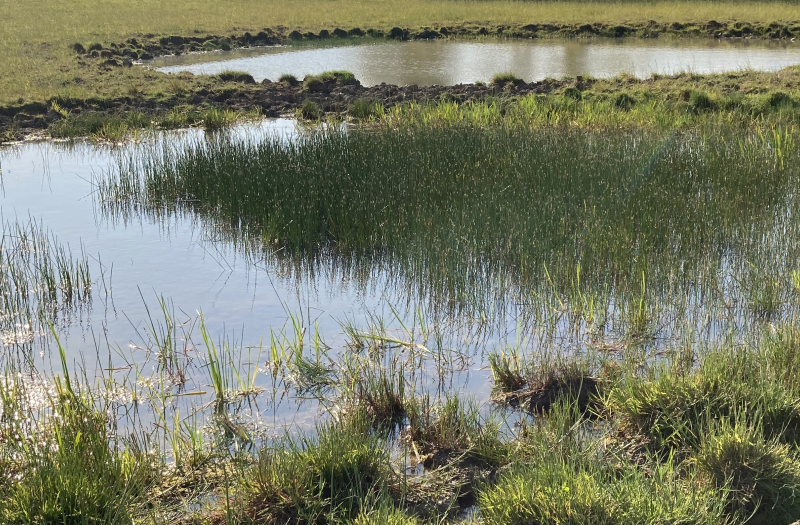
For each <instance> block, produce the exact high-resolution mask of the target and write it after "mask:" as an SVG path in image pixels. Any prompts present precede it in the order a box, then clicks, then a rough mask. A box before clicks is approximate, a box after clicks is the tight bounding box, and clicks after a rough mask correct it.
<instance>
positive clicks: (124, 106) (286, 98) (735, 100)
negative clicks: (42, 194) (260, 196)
mask: <svg viewBox="0 0 800 525" xmlns="http://www.w3.org/2000/svg"><path fill="white" fill-rule="evenodd" d="M335 75H340V76H338V77H337V76H335ZM174 77H175V78H176V79H181V80H185V81H186V85H187V86H190V89H187V90H185V91H181V92H179V93H175V94H164V93H161V94H159V95H158V96H151V95H144V94H139V95H135V96H133V95H132V96H123V97H117V98H88V99H64V98H55V99H51V100H49V101H47V102H42V103H29V104H22V105H18V106H13V107H0V141H12V140H20V139H22V138H24V137H26V136H29V135H32V134H33V135H42V134H43V132H48V131H49V132H50V135H52V136H54V137H67V136H81V135H86V134H89V135H91V134H93V133H94V131H91V128H90V127H87V126H86V125H82V124H81V122H82V121H84V122H86V121H91V122H92V123H93V125H94V126H95V127H97V128H99V127H102V126H103V125H104V124H105V123H106V122H107V121H109V120H113V119H125V118H128V119H130V117H131V116H132V115H135V116H137V118H136V119H135V122H136V123H135V124H133V127H148V126H149V125H151V124H150V123H151V122H152V125H153V126H155V127H160V128H164V127H184V126H189V125H194V124H197V123H199V122H201V121H202V120H203V117H202V116H201V115H199V114H198V112H202V111H204V110H210V109H218V110H229V111H231V112H237V113H241V114H244V113H247V114H248V115H263V116H265V117H280V116H291V117H294V116H299V117H301V118H313V119H316V118H323V117H326V116H327V117H328V118H330V117H333V118H348V117H349V118H358V112H357V111H353V109H354V105H356V106H357V105H358V104H359V103H361V104H362V105H363V102H368V103H371V104H379V105H381V106H382V107H383V108H384V109H390V108H392V107H393V106H397V105H400V104H407V103H411V102H416V103H419V104H423V105H424V104H429V103H437V102H440V101H452V102H458V103H469V102H479V101H483V100H487V99H493V100H497V101H498V102H501V103H502V102H503V101H511V100H513V99H516V98H519V97H523V96H526V95H552V96H556V97H565V98H569V99H572V100H579V99H585V100H591V99H598V98H599V99H603V98H609V97H611V98H613V99H614V104H615V105H616V106H618V107H624V108H628V107H630V106H632V105H635V104H636V102H637V100H643V101H653V100H661V101H673V102H675V103H677V104H683V105H685V104H687V103H690V104H691V100H690V99H692V97H694V98H698V97H700V98H702V99H703V101H704V104H703V112H711V111H714V110H715V109H719V110H725V111H733V110H735V109H736V107H738V106H742V108H744V104H745V103H746V102H747V99H746V97H756V98H759V97H760V98H759V100H760V99H762V98H763V99H764V100H763V101H762V102H763V103H764V105H765V107H764V108H761V109H758V108H755V109H758V111H761V112H762V113H763V111H773V110H774V111H779V110H780V111H783V110H787V111H788V110H789V109H793V108H795V107H796V106H798V105H800V100H798V96H797V93H798V91H800V67H790V68H787V69H784V70H781V71H778V72H773V73H770V72H754V71H745V72H738V73H725V74H713V75H693V74H689V73H683V74H679V75H675V76H671V77H666V76H659V75H653V76H652V77H650V78H648V79H637V78H635V77H632V76H629V75H620V76H618V77H614V78H609V79H596V78H591V77H581V76H578V77H576V78H564V79H561V80H555V79H546V80H542V81H537V82H524V81H523V80H520V79H517V78H514V77H507V78H502V77H499V81H495V82H493V83H489V84H484V83H480V82H478V83H474V84H460V85H455V86H437V85H433V86H416V85H410V86H397V85H391V84H380V85H374V86H370V87H366V86H363V85H361V83H360V82H359V81H358V80H357V79H355V78H353V76H352V74H350V73H346V72H334V73H329V74H323V75H317V76H313V77H311V76H310V77H306V79H305V80H304V81H300V80H298V79H295V78H294V77H288V78H285V79H283V80H279V81H270V80H264V81H263V82H260V83H257V82H256V81H255V80H254V79H253V77H252V76H250V75H249V74H247V73H233V72H231V73H223V74H220V75H215V76H197V77H195V76H194V75H192V74H191V73H185V72H184V73H180V74H178V75H174ZM201 79H202V81H201ZM709 96H710V97H712V98H713V97H717V98H720V99H721V100H720V101H719V103H717V102H714V101H713V100H712V99H711V98H709ZM698 100H699V99H698ZM737 105H738V106H737ZM734 106H736V107H734ZM742 108H740V109H742ZM742 110H743V111H744V112H743V113H742V118H745V117H747V118H750V117H748V115H750V113H747V111H750V112H751V113H752V110H754V108H750V109H746V108H745V109H742ZM176 113H177V114H178V115H182V116H186V115H190V114H193V115H194V116H193V117H190V118H188V119H187V118H184V119H183V120H181V119H176V118H175V114H176ZM168 114H171V115H172V117H171V118H169V119H166V120H169V121H170V122H172V124H165V119H164V118H163V117H164V116H165V115H168ZM753 115H755V113H753ZM751 116H752V115H751ZM142 122H144V123H145V124H144V125H142V124H141V123H142ZM65 124H77V126H75V129H76V130H77V132H75V131H73V132H69V131H68V132H66V133H64V132H63V131H58V132H56V130H63V129H65V128H68V127H69V126H65ZM129 124H130V123H129ZM80 130H88V131H80ZM45 134H47V133H45Z"/></svg>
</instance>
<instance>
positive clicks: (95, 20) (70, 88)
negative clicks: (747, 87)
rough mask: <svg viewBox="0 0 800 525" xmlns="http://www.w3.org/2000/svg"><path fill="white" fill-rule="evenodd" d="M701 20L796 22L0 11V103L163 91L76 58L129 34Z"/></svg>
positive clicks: (309, 1)
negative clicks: (81, 49)
mask: <svg viewBox="0 0 800 525" xmlns="http://www.w3.org/2000/svg"><path fill="white" fill-rule="evenodd" d="M650 20H653V21H655V22H656V23H661V24H671V23H673V22H678V23H696V24H706V23H707V22H709V21H711V20H716V21H721V22H728V21H742V22H750V23H755V24H761V25H765V26H767V25H769V24H770V23H772V22H777V23H780V24H781V25H787V27H788V26H790V25H791V23H792V22H793V21H796V20H800V12H798V8H797V7H796V6H795V5H794V4H787V3H762V2H731V3H724V4H720V3H711V2H663V3H662V2H659V3H561V2H553V3H533V2H531V3H525V2H505V1H500V2H456V1H438V0H437V1H435V2H424V1H421V0H404V1H403V2H399V3H398V2H393V3H391V4H390V5H387V4H386V3H385V2H378V1H366V0H348V1H346V2H343V3H342V2H337V3H333V2H329V1H327V0H322V1H320V0H304V1H303V2H300V3H293V4H291V5H288V4H286V3H281V2H273V1H269V2H266V3H265V2H263V1H257V0H247V1H240V2H236V3H233V4H230V5H228V4H226V5H221V4H219V3H216V2H212V1H205V0H204V1H202V2H200V3H197V2H191V3H188V2H173V3H170V4H169V5H164V4H163V3H161V2H155V1H145V2H143V3H142V2H137V3H136V4H131V3H126V2H122V1H118V0H113V1H105V2H101V3H98V2H88V1H82V2H77V3H75V2H71V3H69V5H67V4H64V3H63V2H57V1H55V0H52V1H51V0H48V1H45V2H44V3H41V2H40V3H37V4H36V5H33V4H29V3H24V2H10V3H5V4H4V5H3V6H0V35H2V37H0V61H2V63H3V69H2V71H1V72H0V104H2V105H8V104H16V103H18V102H19V101H20V99H22V101H23V102H25V101H28V102H32V101H36V102H40V101H45V100H48V99H50V98H52V97H56V96H59V95H62V96H72V97H79V98H90V97H98V96H102V97H115V96H120V95H124V94H126V93H127V91H128V90H129V89H130V88H131V86H137V87H138V88H139V89H142V90H143V91H144V92H145V93H147V94H153V93H156V92H158V91H163V90H164V88H165V85H166V83H167V82H168V81H167V78H166V77H165V76H163V75H158V76H155V77H153V76H152V74H150V73H147V72H145V71H142V70H140V69H138V68H127V69H113V70H110V71H109V70H101V69H98V68H96V67H91V66H87V65H85V64H81V63H79V62H78V61H77V57H76V55H75V52H74V51H73V50H72V47H71V46H72V45H73V44H75V43H81V44H82V45H84V46H86V47H88V46H89V44H91V43H101V44H104V45H106V46H108V45H109V44H111V43H119V42H123V41H125V40H126V39H128V38H132V37H133V38H139V39H142V38H147V35H151V36H152V37H156V38H157V37H160V36H170V35H181V36H195V35H204V34H219V35H223V36H225V35H231V34H233V35H234V36H236V35H242V34H244V33H245V32H248V31H249V32H251V33H252V34H256V33H257V32H259V31H262V30H263V29H264V28H273V29H276V28H278V29H283V30H284V31H285V33H286V34H287V35H288V33H289V32H290V31H292V30H294V29H298V30H300V31H303V32H305V31H317V32H318V31H320V30H321V29H325V30H328V31H333V30H334V29H335V28H342V29H344V30H349V29H351V28H354V27H360V28H362V29H369V28H374V29H381V30H384V31H388V30H390V29H391V28H392V27H395V26H399V27H402V28H423V27H433V26H443V25H449V26H467V27H474V28H475V29H477V28H479V27H482V26H486V27H489V28H492V29H494V28H496V27H497V26H500V25H524V24H546V23H561V24H583V23H589V24H591V23H594V22H599V23H605V24H610V25H613V24H623V23H637V24H641V23H647V22H648V21H650Z"/></svg>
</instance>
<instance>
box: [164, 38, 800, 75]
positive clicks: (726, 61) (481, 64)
mask: <svg viewBox="0 0 800 525" xmlns="http://www.w3.org/2000/svg"><path fill="white" fill-rule="evenodd" d="M796 64H800V45H798V44H795V43H792V42H764V41H747V40H736V41H728V40H725V41H720V40H689V41H686V40H675V41H664V40H641V39H592V40H570V41H563V40H555V41H554V40H522V41H520V40H510V41H482V42H464V41H452V40H435V41H420V42H386V43H373V44H368V45H361V46H352V45H350V46H343V47H325V48H312V49H309V48H302V49H292V48H290V47H275V48H261V49H246V50H233V51H223V52H214V53H202V54H190V55H182V56H170V57H161V58H158V59H156V60H155V61H153V63H152V66H153V67H156V68H157V69H158V70H159V71H163V72H169V73H177V72H180V71H190V72H192V73H194V74H215V73H220V72H222V71H225V70H237V71H246V72H248V73H250V74H251V75H253V77H254V78H255V79H256V80H257V81H261V80H264V79H270V80H276V79H277V78H278V77H280V76H281V75H282V74H284V73H289V74H292V75H295V76H297V77H299V78H302V77H303V76H305V75H309V74H317V73H322V72H323V71H330V70H333V69H343V70H347V71H351V72H353V73H354V74H355V76H356V78H357V79H359V80H360V81H361V83H362V84H364V85H367V86H371V85H375V84H380V83H382V82H385V83H387V84H396V85H411V84H417V85H434V84H438V85H454V84H460V83H471V82H476V81H484V82H485V81H488V80H491V78H492V76H493V75H495V74H496V73H504V72H512V73H514V74H515V75H517V76H518V77H520V78H523V79H525V80H526V81H529V82H530V81H538V80H543V79H545V78H548V77H553V78H562V77H575V76H578V75H591V76H594V77H598V78H603V77H612V76H616V75H619V74H621V73H628V74H631V75H635V76H637V77H640V78H645V77H649V76H650V75H652V74H654V73H658V74H664V75H669V74H676V73H680V72H685V71H688V72H693V73H698V74H705V73H720V72H725V71H736V70H742V69H750V68H752V69H756V70H760V71H775V70H778V69H782V68H784V67H787V66H791V65H796Z"/></svg>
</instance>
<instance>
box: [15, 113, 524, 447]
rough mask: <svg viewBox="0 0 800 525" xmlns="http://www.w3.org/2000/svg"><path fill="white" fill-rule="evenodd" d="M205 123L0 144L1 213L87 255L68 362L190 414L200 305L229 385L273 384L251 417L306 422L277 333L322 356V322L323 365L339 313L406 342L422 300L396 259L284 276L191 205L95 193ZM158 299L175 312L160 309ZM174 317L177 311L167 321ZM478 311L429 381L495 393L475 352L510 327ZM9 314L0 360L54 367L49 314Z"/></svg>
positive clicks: (311, 402)
mask: <svg viewBox="0 0 800 525" xmlns="http://www.w3.org/2000/svg"><path fill="white" fill-rule="evenodd" d="M306 131H307V130H303V129H298V128H297V127H296V125H295V122H294V121H289V120H274V121H264V122H263V123H261V124H256V125H246V126H240V127H237V128H234V129H232V130H230V131H228V132H226V133H227V134H228V136H229V137H231V138H233V140H258V139H259V138H265V137H272V138H275V137H279V138H280V140H281V141H291V140H293V137H296V136H297V135H298V134H302V133H305V132H306ZM203 136H204V133H203V132H202V131H198V130H189V131H183V132H175V133H166V134H159V135H157V136H154V137H150V138H148V139H145V141H144V142H143V143H141V144H130V145H124V146H123V145H116V146H115V145H99V144H88V143H82V142H78V143H68V142H62V143H59V142H40V143H29V144H24V145H18V146H12V147H8V148H5V149H3V150H2V151H1V152H0V167H1V168H2V181H3V193H2V197H0V209H1V210H2V217H3V220H4V221H5V222H6V223H7V224H8V225H11V224H21V225H23V226H28V225H30V224H34V225H35V228H36V229H41V231H42V232H44V234H45V235H51V236H53V238H54V240H55V241H56V243H57V244H59V245H61V246H63V247H65V248H67V249H68V250H69V251H70V252H71V254H72V255H73V256H74V258H75V259H76V260H86V261H87V263H88V267H89V273H90V275H91V282H92V284H91V294H90V296H89V297H88V298H87V300H86V301H81V302H77V301H76V306H75V307H74V308H65V309H64V310H63V311H60V312H59V315H58V317H57V318H54V319H53V320H54V322H55V325H56V328H57V332H58V336H59V340H60V342H61V344H62V345H63V347H64V350H65V354H66V358H67V361H68V362H69V365H70V367H71V368H72V369H73V371H85V372H86V375H87V377H88V378H89V379H90V382H94V381H95V380H97V379H98V378H102V377H107V376H108V371H109V369H114V373H113V374H112V375H113V376H114V377H115V380H117V381H119V382H120V383H121V384H124V385H125V387H124V388H123V390H124V391H125V392H123V393H122V394H121V399H123V400H127V401H130V399H131V396H132V392H133V391H136V390H138V389H139V388H141V387H142V386H144V387H146V388H149V387H151V386H153V385H158V384H159V383H160V382H163V381H166V383H167V388H168V389H174V390H176V392H179V393H180V394H181V396H186V397H179V398H177V401H178V403H176V404H177V405H180V406H181V408H180V409H177V408H176V410H182V411H183V413H189V412H190V411H191V410H193V409H196V408H197V407H198V406H204V405H205V404H206V403H208V401H209V400H212V399H214V389H213V385H212V381H211V379H210V378H209V373H208V368H207V366H208V362H207V361H208V358H207V355H206V348H207V345H205V344H204V343H203V338H202V335H201V333H200V323H199V316H200V313H202V317H203V321H204V324H205V327H206V328H207V330H208V334H210V335H211V336H212V337H213V339H214V341H216V342H217V343H218V344H220V345H221V342H222V341H226V342H228V343H229V344H230V347H231V350H230V354H231V355H230V356H229V357H226V358H225V359H229V362H228V363H227V364H226V366H227V367H228V370H229V372H230V371H232V370H233V369H234V368H235V369H238V372H239V373H240V374H241V375H242V376H243V377H242V379H241V382H240V381H239V379H236V380H235V381H233V382H235V383H236V385H233V384H231V385H230V386H231V387H232V388H238V386H239V385H240V383H244V384H247V385H248V386H250V387H252V388H254V389H266V390H267V391H266V392H264V393H263V394H262V395H261V396H259V397H260V399H259V401H260V404H259V405H258V407H256V408H253V407H252V406H245V407H244V410H243V411H244V412H247V415H246V416H244V417H246V418H247V424H248V425H254V426H258V427H259V428H261V427H264V428H261V430H263V431H264V432H265V435H274V434H276V433H282V432H283V428H285V427H293V428H294V427H295V426H296V427H298V428H303V429H312V428H313V426H314V423H315V421H319V420H320V418H321V419H325V418H327V417H328V416H327V410H325V409H324V408H320V407H319V406H318V403H317V402H316V399H315V398H314V396H313V395H309V394H308V393H307V392H303V391H302V390H303V388H302V387H301V388H300V390H301V391H300V392H298V391H297V390H295V389H290V390H291V395H287V393H286V392H285V391H284V390H285V388H282V389H281V390H280V391H278V392H276V391H273V390H272V387H273V386H274V384H273V383H274V381H273V380H272V378H271V376H270V371H271V368H270V363H271V361H274V357H275V356H274V355H273V354H271V353H270V352H271V349H272V348H274V346H275V343H274V340H277V341H278V344H279V345H283V346H285V347H286V348H287V349H288V347H289V346H291V345H293V344H295V343H296V342H297V341H298V340H299V339H301V338H304V339H305V342H306V345H307V348H306V351H307V352H309V355H311V356H315V355H316V353H315V352H316V350H315V343H314V338H315V335H316V334H317V333H319V334H321V341H319V343H318V344H317V345H316V346H317V347H320V343H321V342H323V341H324V343H325V346H324V349H325V351H326V353H327V352H328V351H329V349H328V346H329V347H330V348H331V350H330V359H329V358H327V357H323V359H322V364H323V365H324V367H325V368H328V369H332V368H333V364H334V362H335V359H336V355H337V354H338V353H339V352H340V351H341V349H342V348H345V347H346V344H347V343H348V342H350V341H351V338H350V337H348V336H347V334H345V332H344V330H343V327H342V325H343V324H344V325H349V324H353V325H354V326H356V327H359V328H362V329H365V330H368V329H369V328H370V327H371V326H372V325H374V324H375V323H380V324H384V323H385V324H386V326H387V327H388V331H387V333H386V335H387V336H388V337H397V338H398V339H399V340H401V341H403V342H405V341H411V340H412V337H411V336H410V335H409V333H408V330H407V329H406V328H403V326H402V325H401V324H400V323H398V318H400V319H403V320H404V321H405V322H409V319H410V322H411V323H412V324H417V326H416V327H413V326H411V325H409V329H410V330H411V331H412V332H414V336H415V337H416V338H418V339H419V337H420V333H419V330H420V328H419V326H418V325H419V319H418V314H420V313H423V312H424V311H425V310H424V309H425V308H426V307H427V304H426V302H425V301H424V300H423V299H421V298H420V297H418V296H415V295H413V294H412V295H407V294H406V293H405V291H406V288H405V287H404V285H403V284H402V283H400V284H399V285H397V284H396V283H394V282H393V276H392V272H391V270H389V271H387V270H385V269H383V270H382V269H377V270H375V271H374V272H372V273H371V275H369V276H368V277H367V278H366V279H363V280H353V279H352V278H351V277H349V276H347V275H346V273H347V272H346V271H342V269H340V268H336V267H335V265H334V266H331V267H330V268H328V269H327V271H324V272H318V273H316V274H315V275H313V276H310V275H308V274H307V273H304V272H301V274H302V277H298V276H295V275H290V274H287V273H286V272H284V271H278V270H277V269H276V268H275V267H274V266H273V265H271V264H269V262H268V261H267V262H265V261H263V260H260V257H261V256H256V258H254V256H253V255H246V254H243V250H241V249H239V248H238V247H235V246H233V245H232V244H231V243H230V242H228V240H226V239H222V240H220V239H216V238H215V235H214V234H213V233H209V232H208V231H207V228H205V227H204V224H203V221H202V220H198V219H197V218H196V217H193V216H192V215H191V214H186V215H181V216H174V217H168V218H165V219H155V218H152V217H150V216H148V215H147V214H145V213H141V214H137V213H133V214H130V215H127V216H126V217H124V218H121V217H120V216H119V215H117V214H115V213H114V206H109V205H108V203H105V202H103V201H102V198H100V197H99V196H98V191H97V184H98V182H99V181H101V180H102V179H103V178H104V177H106V176H107V175H108V174H110V173H114V172H116V170H117V169H118V162H119V159H124V158H128V157H129V156H130V155H142V154H144V155H147V154H149V152H153V151H156V152H157V151H158V150H159V149H160V148H161V147H163V146H164V145H166V144H169V145H170V146H176V145H180V144H189V143H194V142H195V141H198V140H199V141H200V142H201V143H202V141H203ZM4 233H5V234H6V235H7V236H8V237H9V239H13V238H14V237H15V236H14V234H13V232H12V231H11V229H10V228H8V232H4ZM10 245H12V242H10V241H6V242H4V246H7V247H8V246H10ZM398 286H399V288H398ZM161 301H163V303H164V305H165V306H166V309H167V310H168V312H169V314H170V316H171V317H172V319H171V320H170V321H168V320H166V319H165V315H164V313H163V309H162V304H161ZM393 309H396V311H397V312H398V313H397V314H395V313H394V311H393ZM398 316H400V317H398ZM170 322H171V323H174V324H173V325H172V329H171V330H170V328H169V326H170V324H169V323H170ZM509 323H511V324H510V325H509V328H508V330H509V331H513V330H514V321H513V319H509ZM471 324H472V323H471V319H467V320H466V322H465V321H464V320H460V321H459V320H455V319H453V320H449V321H448V324H447V325H446V326H445V325H443V326H442V328H441V329H442V333H443V334H445V333H447V332H448V329H449V328H457V327H462V328H459V329H458V333H459V335H461V336H463V335H465V334H467V335H468V334H470V333H474V332H479V333H480V337H475V338H474V340H472V341H464V347H463V348H460V347H459V348H458V350H457V352H456V354H455V355H456V358H457V359H458V360H459V363H458V364H457V365H454V366H447V367H445V368H447V370H442V374H441V377H439V374H438V373H437V374H436V377H435V380H433V381H432V382H431V380H430V378H426V379H424V380H422V379H421V382H422V383H424V384H425V387H426V388H432V389H433V391H436V390H439V391H442V390H444V389H447V390H450V389H455V390H461V389H464V390H467V391H469V392H472V393H475V394H476V397H479V398H481V399H484V400H486V399H488V397H489V393H490V389H491V385H490V383H489V380H488V378H489V375H490V373H489V372H488V370H486V369H485V367H484V363H482V362H481V360H480V357H479V356H478V358H477V359H473V358H472V357H470V356H471V354H474V353H475V352H477V351H479V349H480V348H482V346H483V341H485V340H487V339H488V340H492V339H493V338H496V337H503V338H505V337H506V336H507V334H506V333H505V331H502V330H501V331H500V332H499V333H497V334H494V333H492V332H489V333H484V332H483V331H481V330H474V329H473V328H470V326H471ZM3 326H4V330H3V337H2V344H0V352H2V354H1V355H2V358H3V359H8V360H9V361H20V362H25V363H26V364H25V365H24V366H23V368H25V369H27V368H28V367H32V368H33V369H36V370H38V371H40V372H43V373H44V374H46V375H47V376H53V375H55V374H60V373H61V361H60V357H59V354H58V352H57V348H56V347H55V346H54V344H53V338H52V337H51V332H50V328H49V326H48V325H47V321H41V320H40V321H38V322H36V321H35V322H33V323H29V322H27V321H26V320H25V319H22V320H20V319H17V318H15V317H13V316H11V315H8V316H7V317H6V319H5V320H4V325H3ZM429 329H430V328H429ZM271 331H272V333H271ZM154 332H155V334H156V335H154ZM169 333H171V334H172V335H173V337H174V339H175V340H174V341H173V342H172V343H170V344H171V345H172V346H173V347H174V348H175V349H177V351H178V352H179V353H181V355H182V356H183V357H182V359H183V358H185V359H186V360H187V363H188V362H189V361H191V363H192V364H187V365H184V366H185V368H186V371H185V375H186V376H191V377H186V379H187V380H188V381H189V382H188V383H186V384H177V385H176V384H175V381H174V379H175V377H173V375H174V374H173V373H166V374H165V373H164V369H163V367H162V366H161V364H160V361H159V355H158V352H159V346H158V343H159V340H158V336H160V337H161V338H162V340H163V338H164V337H166V336H165V335H164V334H169ZM450 335H452V334H450ZM271 337H272V338H273V341H272V342H271V340H270V338H271ZM511 337H514V336H513V335H512V336H511ZM459 346H460V345H459ZM493 346H496V345H493ZM400 348H401V350H402V345H401V346H400ZM187 356H188V357H187ZM449 358H450V359H453V357H452V356H450V357H449ZM276 366H277V363H276ZM173 372H174V371H173ZM182 373H183V372H182ZM289 383H291V381H289ZM295 386H297V385H296V384H295ZM161 387H163V385H161V386H160V387H159V388H161ZM195 394H196V395H195ZM187 405H188V407H189V408H187ZM143 417H144V418H145V420H147V419H148V418H152V417H155V416H154V415H153V414H149V415H147V414H145V415H144V416H143Z"/></svg>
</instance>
